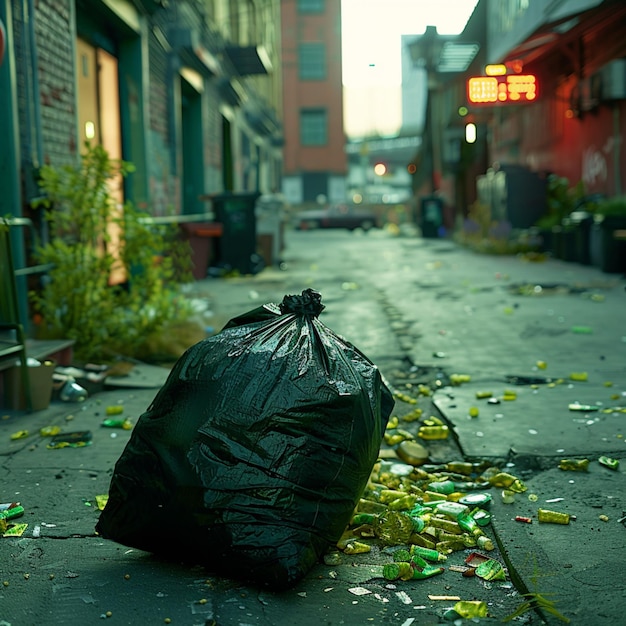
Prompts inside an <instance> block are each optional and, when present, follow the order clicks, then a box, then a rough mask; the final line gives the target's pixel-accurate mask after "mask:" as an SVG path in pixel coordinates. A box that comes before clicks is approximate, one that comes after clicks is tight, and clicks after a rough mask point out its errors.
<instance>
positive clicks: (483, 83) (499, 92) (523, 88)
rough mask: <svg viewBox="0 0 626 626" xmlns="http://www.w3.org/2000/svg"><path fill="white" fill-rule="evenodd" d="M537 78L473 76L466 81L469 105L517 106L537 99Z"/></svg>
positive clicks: (529, 76)
mask: <svg viewBox="0 0 626 626" xmlns="http://www.w3.org/2000/svg"><path fill="white" fill-rule="evenodd" d="M537 95H538V89H537V77H536V76H534V75H533V74H507V75H505V76H473V77H472V78H470V79H469V80H468V81H467V99H468V101H469V102H470V103H471V104H517V103H522V102H534V101H535V100H536V99H537Z"/></svg>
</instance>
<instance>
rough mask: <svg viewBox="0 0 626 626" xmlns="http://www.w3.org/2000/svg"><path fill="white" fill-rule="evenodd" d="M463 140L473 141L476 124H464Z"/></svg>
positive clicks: (474, 139)
mask: <svg viewBox="0 0 626 626" xmlns="http://www.w3.org/2000/svg"><path fill="white" fill-rule="evenodd" d="M465 141H467V143H475V141H476V124H472V123H471V122H470V123H469V124H465Z"/></svg>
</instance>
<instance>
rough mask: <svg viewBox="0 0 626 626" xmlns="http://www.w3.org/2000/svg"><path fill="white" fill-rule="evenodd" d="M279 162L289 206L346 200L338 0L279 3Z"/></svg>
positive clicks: (339, 7) (339, 9) (303, 0)
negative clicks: (281, 155) (282, 134)
mask: <svg viewBox="0 0 626 626" xmlns="http://www.w3.org/2000/svg"><path fill="white" fill-rule="evenodd" d="M281 16H282V68H283V69H282V74H283V81H284V95H283V112H284V125H285V149H284V155H285V164H284V178H283V193H284V194H285V196H286V198H287V200H288V201H289V202H290V203H291V204H294V205H300V204H307V203H314V202H316V201H317V200H318V198H319V197H320V196H323V197H324V198H326V199H328V201H329V202H345V201H346V175H347V171H348V164H347V155H346V151H345V145H346V137H345V133H344V128H343V86H342V71H341V0H297V1H296V2H281Z"/></svg>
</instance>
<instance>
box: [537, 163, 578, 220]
mask: <svg viewBox="0 0 626 626" xmlns="http://www.w3.org/2000/svg"><path fill="white" fill-rule="evenodd" d="M574 195H575V194H574V193H573V192H572V189H571V188H570V183H569V180H568V179H567V178H565V177H564V176H557V175H556V174H551V175H550V176H548V186H547V190H546V205H547V212H546V214H545V215H544V216H543V217H541V218H539V220H537V226H538V227H539V228H544V229H550V228H552V227H553V226H558V225H559V224H560V223H561V221H562V220H563V218H564V217H567V216H568V215H569V214H570V213H571V212H572V211H573V210H574V206H575V198H574Z"/></svg>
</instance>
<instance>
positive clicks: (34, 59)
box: [27, 0, 43, 167]
mask: <svg viewBox="0 0 626 626" xmlns="http://www.w3.org/2000/svg"><path fill="white" fill-rule="evenodd" d="M27 20H28V45H29V48H30V59H29V61H30V71H31V80H32V96H33V117H34V120H32V122H34V126H35V154H36V158H35V159H33V165H34V166H35V167H41V166H42V165H43V138H42V128H41V94H40V91H39V57H38V55H37V40H36V37H35V2H34V0H28V15H27ZM32 122H31V125H32Z"/></svg>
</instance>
